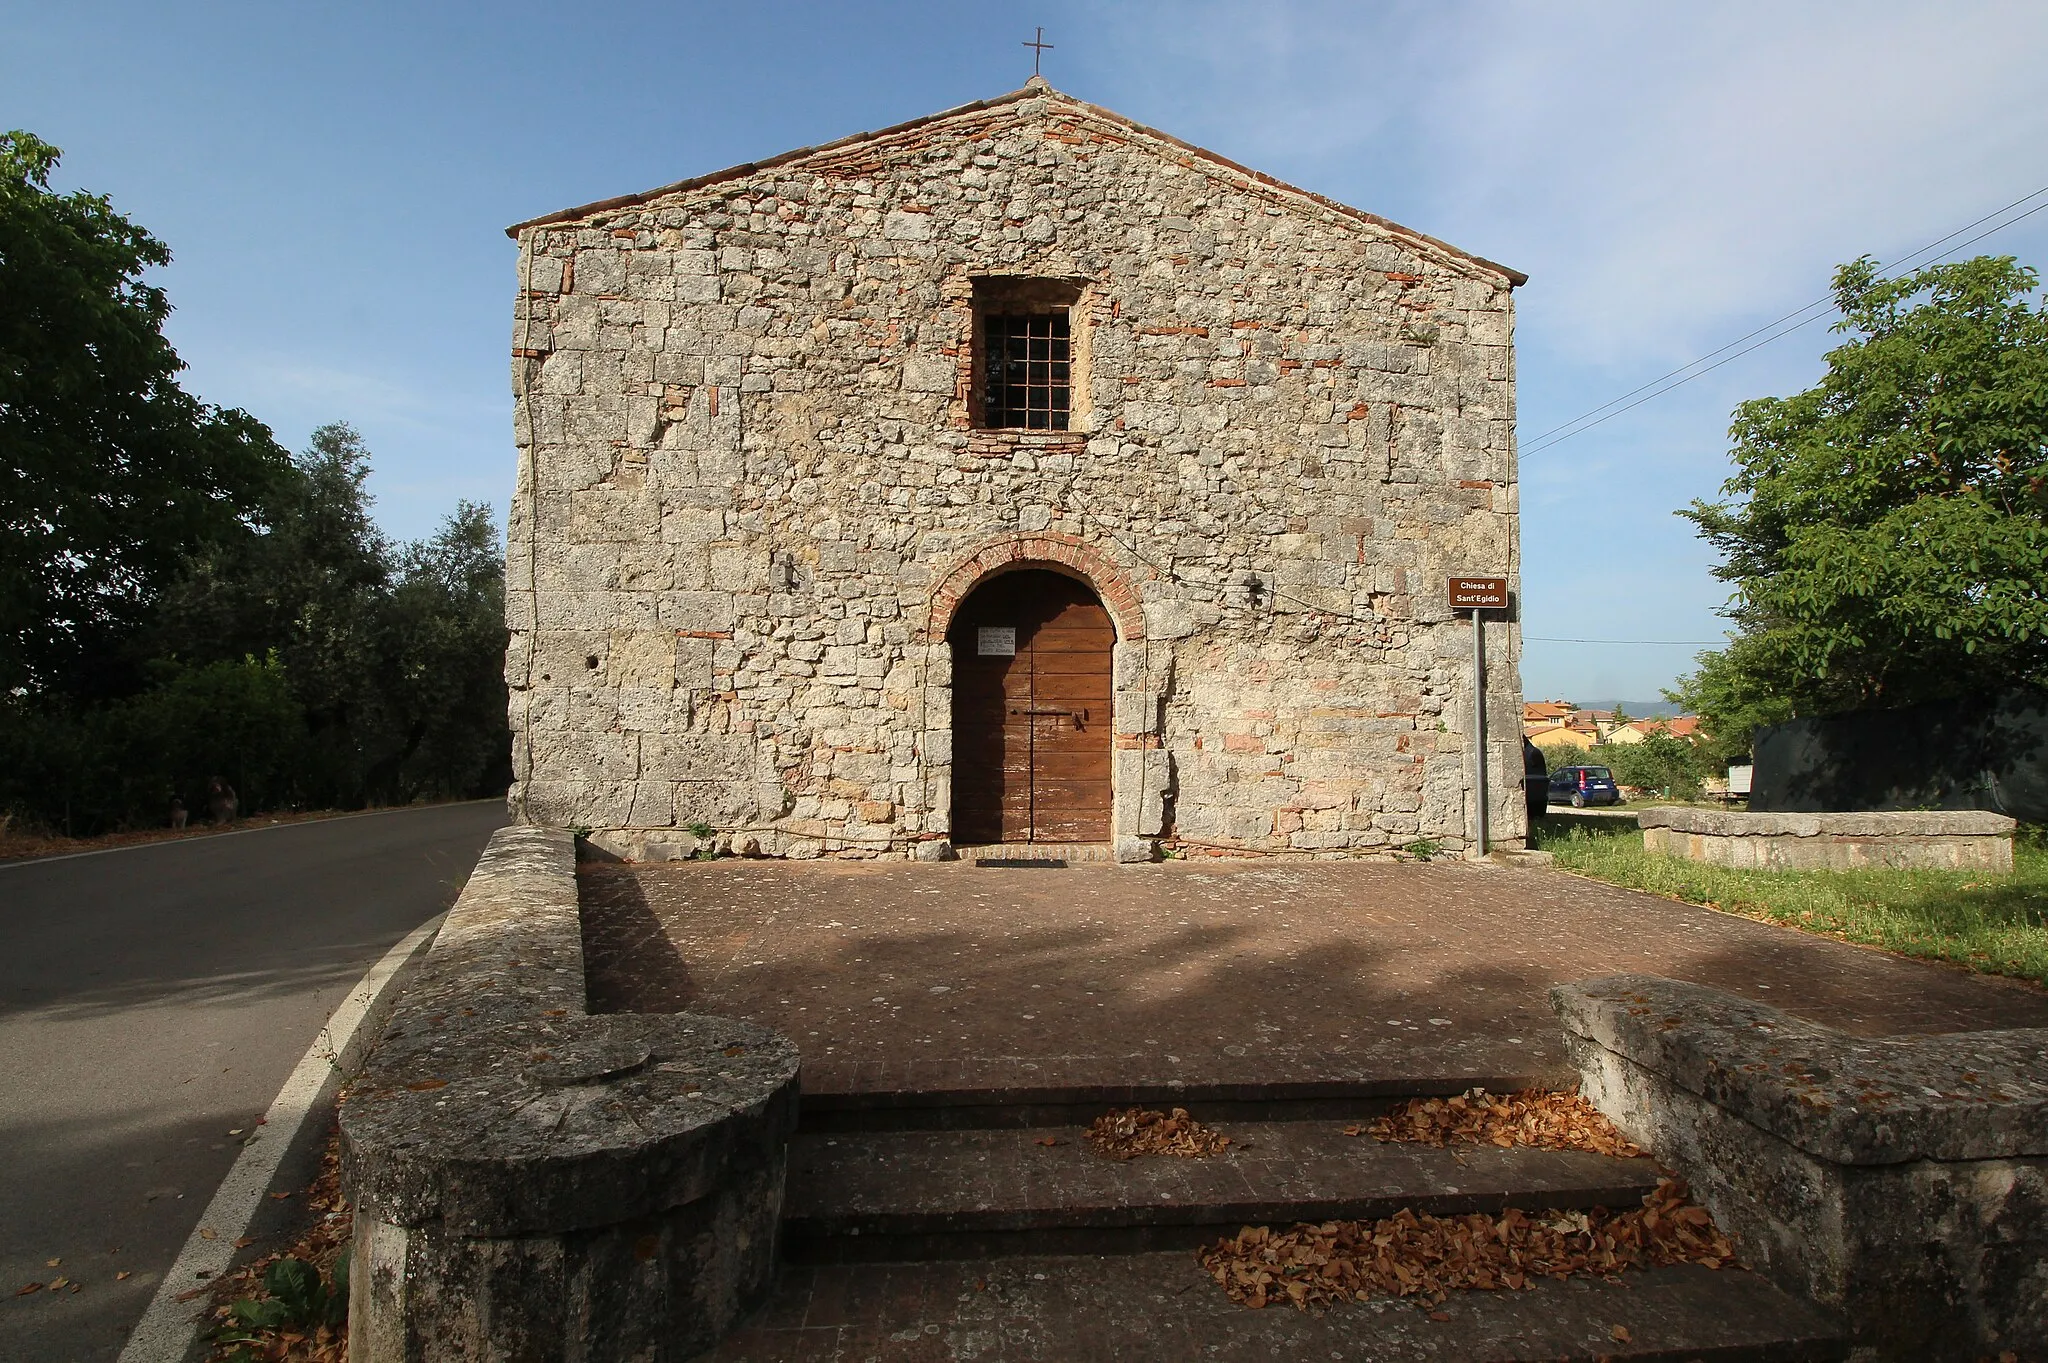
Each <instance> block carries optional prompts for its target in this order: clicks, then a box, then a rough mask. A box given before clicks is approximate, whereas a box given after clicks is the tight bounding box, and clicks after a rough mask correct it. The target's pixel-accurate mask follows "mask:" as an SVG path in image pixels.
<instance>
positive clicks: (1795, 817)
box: [1637, 809, 2017, 874]
mask: <svg viewBox="0 0 2048 1363" xmlns="http://www.w3.org/2000/svg"><path fill="white" fill-rule="evenodd" d="M1637 822H1639V823H1640V824H1641V825H1642V828H1643V850H1644V851H1646V852H1648V853H1649V854H1650V855H1651V856H1658V857H1685V858H1688V859H1690V860H1692V861H1703V862H1707V863H1708V864H1710V865H1714V866H1736V867H1752V868H1755V869H1759V870H1766V871H1810V870H1854V869H1858V868H1862V867H1871V866H1889V867H1931V868H1934V869H1938V870H1949V871H1991V872H1995V873H2001V874H2003V873H2007V872H2010V871H2011V870H2012V834H2013V829H2014V828H2015V827H2016V826H2017V825H2015V824H2014V822H2013V821H2012V820H2011V819H2009V818H2007V817H2006V816H2005V815H2003V814H1993V813H1991V812H1989V811H1988V810H1977V809H1930V810H1886V811H1876V812H1869V813H1847V814H1750V813H1744V812H1740V811H1736V810H1718V809H1646V810H1644V811H1643V812H1642V813H1641V814H1639V815H1638V816H1637Z"/></svg>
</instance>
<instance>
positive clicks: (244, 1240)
mask: <svg viewBox="0 0 2048 1363" xmlns="http://www.w3.org/2000/svg"><path fill="white" fill-rule="evenodd" d="M255 1243H256V1237H255V1236H253V1235H242V1236H237V1237H236V1238H235V1248H236V1249H247V1248H249V1246H251V1245H253V1244H255Z"/></svg>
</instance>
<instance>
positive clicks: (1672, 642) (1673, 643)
mask: <svg viewBox="0 0 2048 1363" xmlns="http://www.w3.org/2000/svg"><path fill="white" fill-rule="evenodd" d="M1522 642H1523V643H1525V644H1650V645H1654V646H1657V647H1659V648H1663V647H1670V648H1719V647H1721V645H1723V644H1725V643H1727V642H1728V641H1727V640H1726V639H1559V638H1555V637H1553V636H1551V635H1548V634H1524V635H1523V636H1522Z"/></svg>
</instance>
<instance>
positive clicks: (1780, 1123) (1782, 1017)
mask: <svg viewBox="0 0 2048 1363" xmlns="http://www.w3.org/2000/svg"><path fill="white" fill-rule="evenodd" d="M1551 1004H1552V1006H1553V1008H1555V1009H1556V1011H1557V1014H1558V1017H1559V1020H1560V1021H1561V1022H1562V1024H1563V1027H1564V1034H1565V1047H1566V1052H1567V1054H1568V1055H1569V1056H1570V1058H1571V1060H1572V1062H1573V1064H1574V1065H1575V1066H1576V1067H1577V1069H1578V1071H1579V1074H1580V1078H1581V1084H1582V1087H1583V1090H1584V1092H1585V1093H1586V1095H1587V1097H1588V1098H1589V1099H1590V1100H1591V1101H1592V1102H1593V1104H1594V1105H1595V1106H1596V1107H1598V1108H1599V1109H1600V1110H1601V1111H1602V1112H1603V1113H1605V1114H1606V1115H1607V1116H1608V1117H1609V1118H1610V1119H1611V1120H1613V1121H1614V1122H1615V1124H1616V1125H1617V1126H1619V1127H1620V1128H1621V1129H1622V1130H1623V1131H1624V1132H1625V1133H1626V1134H1627V1135H1628V1136H1629V1138H1630V1139H1631V1140H1634V1141H1636V1142H1637V1143H1639V1144H1641V1145H1643V1146H1645V1147H1646V1148H1648V1149H1650V1150H1651V1151H1652V1152H1653V1153H1654V1154H1656V1156H1657V1157H1658V1158H1659V1159H1660V1160H1661V1161H1663V1162H1664V1163H1666V1164H1668V1165H1671V1166H1673V1167H1675V1168H1677V1169H1678V1170H1679V1171H1680V1172H1681V1173H1682V1174H1683V1175H1684V1176H1685V1177H1686V1179H1687V1180H1688V1181H1689V1182H1690V1183H1691V1184H1692V1186H1693V1189H1694V1191H1695V1192H1696V1193H1697V1194H1698V1196H1699V1198H1700V1200H1701V1201H1702V1202H1703V1203H1704V1204H1705V1205H1706V1206H1707V1207H1708V1208H1709V1209H1710V1210H1712V1212H1713V1213H1714V1216H1715V1218H1716V1219H1717V1220H1718V1221H1719V1222H1720V1223H1721V1225H1722V1226H1723V1227H1724V1228H1725V1229H1727V1230H1728V1231H1729V1232H1730V1233H1731V1234H1733V1235H1734V1237H1735V1239H1736V1245H1737V1250H1738V1252H1739V1253H1740V1254H1741V1255H1742V1257H1743V1259H1744V1261H1745V1262H1747V1263H1748V1264H1749V1265H1750V1266H1751V1267H1753V1268H1755V1269H1757V1270H1758V1271H1759V1272H1762V1273H1764V1274H1765V1275H1766V1276H1768V1277H1770V1278H1772V1279H1774V1280H1775V1281H1777V1282H1778V1283H1779V1285H1780V1286H1782V1287H1785V1288H1787V1289H1788V1290H1791V1291H1794V1292H1798V1293H1800V1294H1802V1295H1805V1296H1808V1297H1810V1298H1812V1299H1813V1300H1815V1301H1817V1302H1820V1303H1821V1304H1822V1305H1824V1306H1828V1307H1831V1308H1833V1309H1836V1310H1838V1311H1840V1312H1841V1313H1842V1316H1843V1319H1844V1321H1845V1323H1846V1324H1847V1326H1848V1328H1849V1329H1850V1331H1851V1333H1852V1335H1853V1337H1854V1339H1855V1342H1856V1344H1857V1345H1858V1347H1859V1353H1858V1355H1857V1356H1858V1357H1869V1358H1882V1359H1898V1360H1906V1359H1914V1360H1920V1359H1929V1360H1941V1359H1957V1360H1962V1359H1976V1358H1979V1357H1985V1356H1990V1355H1994V1354H1996V1353H1998V1352H1999V1351H2000V1350H2005V1349H2012V1348H2015V1347H2017V1348H2019V1349H2020V1350H2021V1351H2022V1352H2023V1354H2025V1355H2026V1356H2029V1357H2031V1356H2032V1351H2033V1350H2035V1349H2039V1348H2041V1347H2043V1346H2044V1345H2048V1029H2018V1030H2011V1031H1987V1032H1964V1033H1952V1034H1947V1035H1937V1036H1895V1037H1880V1038H1874V1039H1873V1038H1866V1037H1856V1036H1851V1035H1848V1034H1847V1033H1843V1032H1838V1031H1835V1030H1833V1029H1831V1028H1827V1027H1822V1026H1818V1025H1816V1024H1814V1023H1810V1022H1806V1021H1804V1020H1803V1019H1800V1018H1796V1017H1793V1016H1791V1015H1790V1014H1787V1013H1784V1012H1781V1011H1779V1010H1778V1009H1775V1008H1771V1007H1768V1006H1766V1005H1763V1004H1758V1003H1751V1002H1749V1001H1748V1000H1745V999H1740V998H1737V997H1735V996H1733V995H1730V994H1724V993H1722V992H1720V991H1718V990H1714V989H1709V988H1707V987H1705V986H1702V985H1696V984H1688V983H1684V982H1681V981H1677V980H1668V979H1663V978H1660V977H1657V976H1651V975H1617V976H1612V977H1608V978H1604V979H1598V980H1589V981H1585V982H1583V983H1580V984H1575V985H1560V986H1558V987H1557V988H1556V989H1554V990H1552V991H1551Z"/></svg>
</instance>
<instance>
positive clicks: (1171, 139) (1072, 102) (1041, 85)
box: [505, 76, 1529, 287]
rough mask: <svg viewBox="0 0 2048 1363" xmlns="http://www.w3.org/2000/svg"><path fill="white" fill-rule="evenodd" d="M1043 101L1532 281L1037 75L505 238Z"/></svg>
mask: <svg viewBox="0 0 2048 1363" xmlns="http://www.w3.org/2000/svg"><path fill="white" fill-rule="evenodd" d="M1041 98H1050V99H1054V100H1058V101H1060V102H1061V103H1063V104H1066V105H1069V106H1071V107H1072V108H1075V109H1078V110H1080V111H1082V112H1084V113H1086V114H1088V115H1090V116H1092V117H1094V118H1098V119H1101V120H1103V121H1104V122H1107V123H1111V124H1114V125H1116V126H1119V127H1121V128H1123V129H1124V130H1125V131H1127V132H1131V133H1135V134H1138V135H1140V136H1143V137H1148V138H1151V139H1154V140H1156V141H1159V142H1163V143H1165V144H1167V145H1168V146H1172V147H1177V148H1179V149H1180V150H1181V151H1184V152H1187V153H1189V154H1191V155H1193V156H1197V157H1200V158H1201V159H1203V160H1205V161H1208V162H1211V163H1212V164H1214V165H1217V166H1221V167H1222V168H1224V169H1225V170H1228V171H1231V172H1233V173H1234V174H1237V175H1241V176H1243V177H1244V178H1245V179H1247V180H1250V181H1252V182H1253V183H1254V184H1257V185H1262V186H1264V187H1265V188H1267V189H1270V190H1279V191H1282V192H1284V193H1286V194H1290V195H1293V196H1295V197H1297V198H1300V199H1303V200H1305V201H1307V202H1308V203H1311V204H1313V205H1315V206H1317V207H1319V208H1322V209H1324V210H1325V211H1328V212H1333V213H1336V214H1338V215H1339V216H1342V217H1347V218H1353V219H1356V220H1358V221H1361V222H1365V223H1369V224H1371V225H1372V226H1374V227H1377V228H1379V229H1381V230H1382V231H1385V232H1390V233H1393V234H1394V235H1396V236H1400V237H1404V238H1407V239H1408V240H1410V241H1413V242H1416V243H1419V244H1421V245H1425V246H1429V247H1432V248H1434V249H1436V250H1439V251H1442V252H1445V253H1446V254H1448V255H1450V256H1453V257H1455V258H1456V259H1458V260H1461V261H1465V262H1468V263H1470V264H1473V265H1477V266H1480V267H1481V268H1483V269H1486V270H1490V271H1492V272H1494V273H1496V274H1498V275H1500V276H1502V277H1503V278H1505V279H1506V280H1507V281H1508V284H1509V286H1510V287H1519V286H1520V285H1523V284H1526V283H1528V282H1529V276H1528V275H1526V274H1524V273H1522V271H1520V270H1517V269H1515V268H1513V267H1512V266H1508V265H1503V264H1501V263H1500V262H1499V261H1496V260H1489V259H1487V258H1486V257H1485V256H1480V255H1474V254H1473V253H1472V252H1470V251H1466V250H1462V249H1460V248H1459V247H1456V246H1453V245H1451V244H1450V243H1449V242H1447V241H1444V240H1441V239H1440V238H1437V237H1432V236H1430V235H1429V234H1428V233H1426V232H1418V231H1416V230H1415V229H1414V228H1412V227H1404V226H1402V225H1401V224H1400V223H1397V222H1395V221H1393V220H1392V219H1391V218H1383V217H1381V216H1380V215H1379V214H1377V213H1368V212H1366V211H1365V210H1364V209H1362V208H1354V207H1352V206H1351V205H1350V204H1347V203H1343V202H1340V201H1339V200H1336V199H1332V198H1330V197H1328V196H1327V195H1323V194H1318V193H1316V192H1315V191H1314V190H1311V189H1303V188H1302V187H1301V186H1299V185H1295V184H1290V183H1288V182H1287V181H1285V180H1282V179H1279V178H1277V177H1275V176H1272V175H1268V174H1266V173H1265V172H1264V171H1258V170H1253V169H1252V168H1251V167H1249V166H1246V165H1242V164H1240V163H1239V162H1236V161H1233V160H1231V159H1230V158H1229V157H1227V156H1224V155H1222V154H1220V153H1218V152H1213V151H1210V150H1209V149H1208V148H1206V147H1201V146H1197V145H1196V144H1194V143H1192V142H1187V141H1184V140H1182V139H1181V138H1178V137H1175V136H1174V135H1173V134H1172V133H1168V132H1162V131H1161V130H1159V129H1158V128H1154V127H1152V126H1150V125H1149V124H1145V123H1140V122H1139V121H1138V120H1136V119H1134V118H1131V117H1128V116H1127V115H1124V114H1120V113H1117V112H1116V111H1115V110H1113V109H1107V108H1104V107H1103V106H1102V105H1100V104H1091V103H1089V102H1088V101H1087V100H1085V99H1081V98H1079V97H1077V96H1074V95H1070V94H1068V93H1066V92H1065V91H1064V90H1059V89H1055V88H1054V87H1053V86H1052V84H1051V83H1050V82H1048V81H1046V80H1045V79H1044V78H1043V77H1042V76H1034V77H1032V79H1031V80H1030V81H1029V82H1027V83H1026V84H1025V85H1023V86H1022V87H1021V88H1019V89H1016V90H1012V91H1010V92H1009V93H1007V94H1002V95H997V96H996V97H994V98H993V99H978V100H975V101H974V102H973V103H971V104H961V105H956V106H954V107H953V108H951V109H942V110H940V111H939V112H937V113H932V114H926V115H924V116H923V117H921V118H913V119H910V120H908V121H907V122H903V123H895V124H891V125H890V126H888V127H886V128H877V129H875V130H874V131H872V132H859V133H853V134H851V135H850V136H847V137H841V138H837V139H835V140H833V141H831V142H822V143H819V144H818V145H816V146H812V147H798V148H795V149H794V150H791V151H786V152H783V153H781V154H780V155H777V156H770V157H767V158H766V159H764V160H760V161H749V162H747V163H745V164H743V165H737V166H728V167H726V168H725V169H724V170H715V171H712V172H710V173H709V174H705V175H698V176H694V177H692V178H689V179H685V180H677V181H675V182H674V183H673V184H666V185H661V186H659V187H657V188H655V189H649V190H644V191H642V192H640V193H638V194H621V195H618V196H616V197H614V198H610V199H600V200H598V201H597V202H595V203H587V204H581V205H578V206H576V207H574V208H565V209H561V210H560V211H558V212H554V213H547V214H543V215H542V216H540V217H537V218H528V219H527V220H526V221H524V222H517V223H514V224H512V226H510V227H508V228H506V229H505V235H506V236H508V237H511V238H513V239H514V240H515V241H516V240H517V239H518V237H519V234H520V233H521V232H523V231H525V230H527V229H528V228H533V227H546V226H550V225H552V224H554V223H560V222H574V221H576V220H577V219H579V218H585V217H589V216H590V215H591V214H593V213H602V212H605V211H607V210H609V209H614V208H631V207H633V206H635V205H637V204H643V203H646V202H648V201H649V200H652V199H656V198H659V197H661V196H662V195H665V194H680V193H685V192H687V191H689V190H693V189H704V188H707V187H709V186H711V185H715V184H721V183H723V182H725V181H728V180H737V179H741V178H744V177H745V176H748V175H752V174H755V173H757V172H759V171H763V170H772V169H774V168H776V167H778V166H785V165H789V164H791V163H792V162H796V161H801V160H805V159H808V158H810V157H814V156H820V155H824V154H826V153H830V152H836V151H842V150H844V149H846V148H848V147H853V146H858V145H860V144H862V143H866V142H877V141H880V140H882V139H884V138H888V137H895V136H899V135H901V134H903V133H907V132H914V131H916V130H917V129H919V128H925V127H929V126H931V125H932V124H934V123H940V122H943V121H945V120H947V119H955V118H964V117H966V116H968V115H970V114H976V113H982V112H985V111H988V110H991V109H1000V108H1003V107H1005V106H1008V105H1011V104H1017V103H1020V102H1022V101H1024V100H1027V99H1041Z"/></svg>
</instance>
